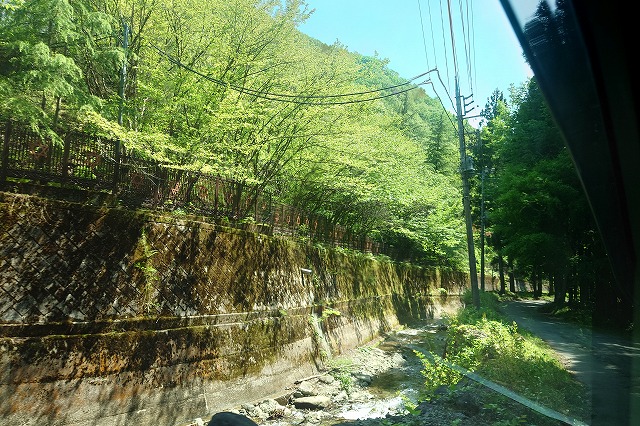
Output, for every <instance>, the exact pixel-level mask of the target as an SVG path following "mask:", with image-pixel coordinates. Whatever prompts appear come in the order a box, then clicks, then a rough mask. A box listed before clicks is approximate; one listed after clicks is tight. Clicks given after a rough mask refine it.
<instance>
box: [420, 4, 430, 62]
mask: <svg viewBox="0 0 640 426" xmlns="http://www.w3.org/2000/svg"><path fill="white" fill-rule="evenodd" d="M427 3H428V2H427ZM418 13H419V15H420V28H422V45H423V46H424V57H425V59H426V60H427V68H431V66H430V65H429V55H428V54H427V39H426V37H425V35H424V21H423V19H422V7H421V6H420V0H418Z"/></svg>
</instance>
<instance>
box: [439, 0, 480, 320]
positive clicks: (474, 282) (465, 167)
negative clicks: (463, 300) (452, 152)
mask: <svg viewBox="0 0 640 426" xmlns="http://www.w3.org/2000/svg"><path fill="white" fill-rule="evenodd" d="M447 8H448V12H449V31H450V32H451V50H452V51H453V68H454V72H455V83H456V115H457V117H458V139H459V141H460V175H461V176H462V204H463V206H464V221H465V223H466V228H467V250H468V251H469V275H470V278H471V295H472V296H473V305H474V306H475V307H476V308H479V307H480V290H479V289H478V271H477V269H476V255H475V249H474V246H473V225H472V223H471V200H470V196H469V174H470V173H471V171H472V170H473V167H472V165H471V161H470V159H469V158H467V150H466V146H465V142H464V123H463V122H462V99H461V96H460V79H459V77H458V61H457V60H456V44H455V37H454V36H453V34H454V31H453V18H452V15H451V0H447Z"/></svg>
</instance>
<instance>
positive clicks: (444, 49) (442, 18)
mask: <svg viewBox="0 0 640 426" xmlns="http://www.w3.org/2000/svg"><path fill="white" fill-rule="evenodd" d="M439 4H440V29H441V32H442V46H443V50H442V51H443V52H444V64H445V69H446V71H447V83H449V84H451V82H450V81H449V78H448V77H449V60H448V56H447V41H446V38H445V35H444V34H445V33H444V28H445V27H444V17H443V16H442V0H440V1H439Z"/></svg>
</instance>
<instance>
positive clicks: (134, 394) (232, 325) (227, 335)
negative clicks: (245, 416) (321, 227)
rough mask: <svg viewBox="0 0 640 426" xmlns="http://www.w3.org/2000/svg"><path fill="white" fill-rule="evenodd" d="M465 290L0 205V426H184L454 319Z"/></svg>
mask: <svg viewBox="0 0 640 426" xmlns="http://www.w3.org/2000/svg"><path fill="white" fill-rule="evenodd" d="M309 271H310V273H309ZM466 284H467V278H466V276H465V275H463V274H461V273H457V272H443V271H439V270H438V269H437V268H433V269H427V268H417V267H414V266H410V265H404V264H395V263H392V262H388V261H379V260H376V259H374V258H372V257H371V256H367V255H364V254H353V253H344V252H342V251H340V250H337V249H325V248H321V247H313V246H310V245H307V244H303V243H300V242H296V241H292V240H288V239H283V238H276V237H269V236H266V235H261V234H258V233H253V232H251V231H250V230H248V231H238V230H232V229H229V228H224V227H221V226H218V225H216V224H213V223H210V222H209V221H207V219H205V218H201V217H184V216H183V217H178V216H171V215H160V214H157V213H149V212H146V213H145V212H131V211H127V210H122V209H113V208H106V207H100V206H95V205H91V203H90V202H88V203H77V202H74V203H71V202H62V201H53V200H48V199H44V198H38V197H34V196H25V195H16V194H9V193H0V401H2V404H0V423H1V424H3V425H41V424H47V425H63V424H65V425H66V424H74V425H75V424H77V425H132V424H136V425H159V424H161V425H179V424H183V423H186V422H188V421H189V420H190V419H193V418H196V417H205V416H207V415H208V414H211V413H213V412H216V411H220V410H223V409H228V408H230V407H232V406H235V405H237V404H238V402H240V401H242V402H244V401H247V402H248V401H252V400H255V399H258V398H261V397H264V396H265V395H270V394H274V393H277V392H279V391H281V390H282V389H284V388H285V387H286V386H287V385H289V384H290V383H291V382H292V381H293V380H296V379H299V378H302V377H304V376H308V375H312V374H315V373H316V372H317V370H318V368H320V367H321V366H322V363H323V360H324V359H326V357H328V356H332V355H336V354H339V353H341V352H343V351H345V350H347V349H350V348H353V347H355V346H358V345H361V344H364V343H366V342H368V341H370V340H371V339H373V338H375V337H377V336H379V335H380V334H381V333H383V332H385V331H388V330H390V329H392V328H394V327H397V326H398V325H400V324H402V323H405V322H409V321H411V320H412V319H418V318H425V317H433V316H438V315H440V313H441V312H442V310H445V309H455V308H457V303H458V302H459V298H457V297H455V296H454V295H457V294H460V292H461V291H462V289H463V288H464V287H465V286H466ZM441 288H444V289H446V290H447V292H448V294H449V296H448V297H442V296H441V293H442V290H440V289H441ZM314 324H315V325H314ZM327 352H330V353H327Z"/></svg>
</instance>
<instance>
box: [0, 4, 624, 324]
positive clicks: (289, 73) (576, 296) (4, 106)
mask: <svg viewBox="0 0 640 426" xmlns="http://www.w3.org/2000/svg"><path fill="white" fill-rule="evenodd" d="M310 13H311V11H309V10H308V8H307V7H306V5H305V3H304V1H302V0H287V1H286V2H282V1H276V0H207V1H205V0H192V1H188V2H181V1H175V0H112V1H102V0H78V1H73V2H72V1H69V0H6V1H4V2H2V4H1V5H0V119H1V120H2V122H8V121H10V120H11V121H14V122H17V123H22V124H27V125H28V126H30V127H31V129H32V130H33V131H35V132H38V133H39V134H41V135H42V136H43V137H46V138H52V139H53V140H54V141H55V140H59V139H60V136H59V135H60V134H61V132H62V131H65V130H70V129H74V130H81V131H82V132H87V133H91V134H97V135H102V136H105V137H107V138H110V139H113V140H117V141H120V142H121V143H122V144H123V149H125V150H128V151H135V152H137V153H138V154H139V155H144V156H145V157H147V158H150V159H154V160H157V161H159V162H161V163H163V164H165V165H166V166H168V167H173V168H178V169H183V170H189V171H201V172H203V173H209V174H213V175H218V176H221V177H224V178H228V179H233V180H235V181H239V182H243V183H245V184H247V185H251V186H253V187H255V188H256V192H257V191H258V190H264V191H268V192H269V193H270V194H273V196H274V197H275V199H276V201H277V202H280V203H285V204H287V205H291V206H294V207H296V208H299V209H302V210H305V211H308V212H309V213H313V214H315V215H319V216H320V217H323V218H325V219H326V220H327V221H329V222H331V223H333V224H340V225H342V226H345V227H347V228H349V229H350V230H352V231H354V232H357V233H359V234H362V235H368V236H369V237H372V238H373V239H374V240H376V241H378V242H381V243H384V244H385V245H386V246H387V247H390V248H391V251H392V255H393V257H394V259H396V260H406V261H411V262H414V263H417V264H431V265H434V264H437V265H439V266H452V267H457V268H464V267H465V262H466V253H465V252H466V242H465V233H464V223H463V215H462V202H461V199H462V191H461V184H460V176H459V170H458V164H459V158H460V157H459V153H458V148H457V147H458V135H457V128H456V125H455V124H454V122H455V120H454V117H453V116H452V115H451V114H450V113H449V112H447V111H446V110H445V109H444V108H443V105H442V102H441V101H440V100H439V99H437V98H434V97H431V96H429V95H428V91H425V89H424V88H425V87H427V85H426V84H425V83H426V82H428V80H429V79H434V80H435V79H436V78H437V77H436V75H434V74H433V73H428V72H426V73H425V74H424V75H422V76H417V77H416V78H415V79H412V80H406V79H403V78H401V77H400V76H399V75H398V74H397V73H396V72H394V71H393V70H391V69H389V68H388V66H387V61H386V60H385V59H383V58H379V57H367V56H363V55H360V54H358V53H357V52H351V51H349V50H348V49H347V48H346V47H345V46H343V45H341V44H340V43H339V42H336V43H335V44H333V45H331V46H329V45H326V44H323V43H321V42H319V41H317V40H314V39H312V38H310V37H308V36H306V35H304V34H303V33H301V32H300V31H299V30H298V26H299V24H300V23H301V22H303V21H304V20H305V19H307V18H308V17H309V16H310ZM482 115H483V116H484V121H483V124H482V127H481V131H479V132H476V131H475V130H474V129H472V128H471V127H467V130H468V132H467V144H468V146H469V147H470V148H471V154H472V156H473V157H474V160H475V174H474V175H473V176H471V178H472V183H473V188H472V190H473V191H472V204H473V210H474V213H475V215H474V216H475V217H474V226H475V231H476V237H477V238H478V239H480V237H481V231H482V230H485V234H484V235H482V237H483V239H484V240H486V243H487V244H486V250H485V252H486V256H485V257H486V258H487V267H486V269H487V270H489V269H490V267H489V265H490V264H491V265H493V267H494V268H495V270H498V271H499V272H500V275H501V276H503V275H504V274H506V276H507V278H504V279H503V280H502V288H503V290H505V289H506V286H507V284H506V282H507V281H508V280H510V289H511V290H512V291H515V290H516V285H515V281H516V279H519V280H527V281H528V282H531V283H534V284H535V285H536V294H537V295H540V293H541V291H542V285H541V283H542V282H543V280H544V281H545V282H548V283H549V284H550V287H551V290H552V291H555V294H556V301H557V302H559V303H563V302H564V301H565V300H566V297H567V295H569V300H570V301H571V302H576V303H580V304H581V305H583V306H585V307H591V306H593V305H594V303H595V302H596V301H597V302H599V303H597V306H598V307H599V308H601V316H602V317H609V316H610V314H609V312H622V314H621V315H620V317H621V318H618V319H621V320H623V321H624V320H625V315H626V314H627V313H628V312H630V310H629V306H630V305H629V304H630V298H629V295H625V294H618V293H617V291H618V290H616V288H615V287H614V285H613V280H612V278H611V271H610V268H609V264H608V260H607V258H606V255H605V253H604V250H603V248H602V245H601V241H600V238H599V236H598V233H597V231H596V229H595V226H594V224H593V221H592V219H591V215H590V212H589V208H588V204H587V202H586V200H585V197H584V194H583V191H582V188H581V185H580V182H579V181H578V179H577V177H576V173H575V170H574V168H573V164H572V163H571V159H570V157H569V155H568V153H567V150H566V148H565V146H564V144H563V140H562V137H561V135H560V133H559V131H558V129H557V128H556V126H555V123H554V122H553V119H552V118H551V115H550V114H549V112H548V109H547V107H546V104H545V102H544V99H543V98H542V95H541V94H540V91H539V89H538V88H537V85H536V82H535V79H533V80H531V81H530V82H526V83H525V84H523V85H522V86H520V87H515V86H514V87H512V91H511V93H510V99H509V100H508V101H507V99H506V98H505V97H504V94H503V93H501V92H499V91H496V92H494V94H493V96H492V97H491V98H490V99H489V100H488V102H487V105H486V107H485V109H484V110H483V113H482ZM478 136H479V137H478ZM481 224H482V227H481ZM485 237H486V238H485ZM476 248H478V245H476ZM478 250H479V249H478ZM477 258H478V259H480V258H482V256H477ZM618 308H622V309H618Z"/></svg>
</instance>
